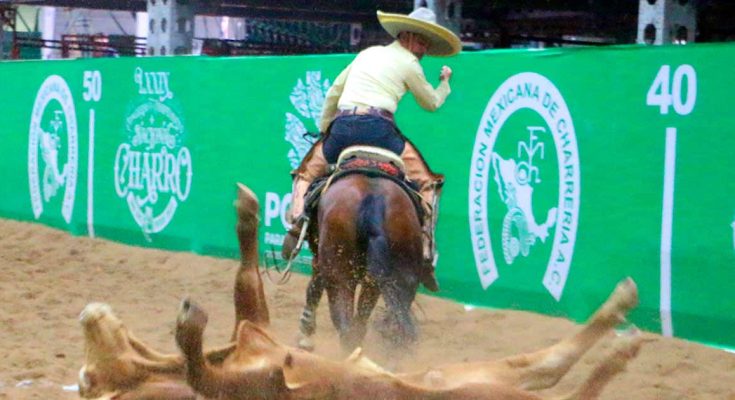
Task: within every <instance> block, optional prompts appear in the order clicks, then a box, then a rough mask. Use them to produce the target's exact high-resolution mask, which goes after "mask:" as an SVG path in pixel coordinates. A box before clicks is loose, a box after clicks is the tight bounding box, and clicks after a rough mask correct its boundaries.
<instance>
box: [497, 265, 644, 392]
mask: <svg viewBox="0 0 735 400" xmlns="http://www.w3.org/2000/svg"><path fill="white" fill-rule="evenodd" d="M637 304H638V289H637V287H636V285H635V282H633V280H632V279H630V278H628V279H626V280H624V281H622V282H620V283H619V284H618V285H617V287H616V288H615V290H614V291H613V293H612V294H611V295H610V297H609V298H608V299H607V301H606V302H605V303H604V304H603V305H602V306H601V307H600V308H599V309H598V310H597V312H596V313H595V314H594V315H593V316H592V318H590V320H589V321H588V322H587V324H586V325H585V326H584V328H582V330H581V331H579V332H578V333H577V334H576V335H574V336H572V337H570V338H567V339H564V340H562V341H561V342H559V343H557V344H555V345H553V346H551V347H549V348H546V349H544V350H540V351H537V352H535V353H529V354H522V355H518V356H514V357H508V358H505V359H503V360H500V361H501V365H503V367H505V368H504V370H503V371H502V372H501V374H502V375H503V376H504V378H507V381H508V383H512V384H514V385H515V386H517V387H520V388H522V389H528V390H537V389H544V388H548V387H551V386H554V385H555V384H556V383H557V382H558V381H559V380H560V379H561V378H562V377H563V376H564V375H565V374H566V373H567V372H568V371H569V369H570V368H571V367H572V366H573V365H574V363H576V362H577V361H579V359H580V358H581V357H582V355H584V353H585V352H587V350H589V349H590V348H591V347H592V346H593V345H594V344H595V343H596V342H597V341H598V340H599V339H600V338H602V337H603V336H604V335H605V334H607V333H608V332H609V331H610V329H612V328H614V327H615V325H617V324H619V323H621V322H623V321H625V314H626V313H627V312H628V311H629V310H630V309H631V308H633V307H635V306H636V305H637Z"/></svg>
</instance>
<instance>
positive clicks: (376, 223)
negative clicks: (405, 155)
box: [299, 173, 422, 351]
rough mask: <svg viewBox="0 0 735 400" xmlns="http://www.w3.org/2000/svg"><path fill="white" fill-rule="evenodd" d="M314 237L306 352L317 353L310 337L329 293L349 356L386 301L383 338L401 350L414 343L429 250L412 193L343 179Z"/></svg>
mask: <svg viewBox="0 0 735 400" xmlns="http://www.w3.org/2000/svg"><path fill="white" fill-rule="evenodd" d="M311 233H312V235H311V238H312V240H310V245H311V250H312V253H313V254H314V262H313V264H312V266H313V274H312V279H311V282H310V283H309V287H308V289H307V296H306V306H305V307H304V312H303V314H302V317H301V333H302V335H303V336H302V338H301V340H300V342H299V345H300V346H301V347H303V348H307V349H309V348H311V347H313V345H312V344H311V340H310V336H311V335H313V333H314V330H315V328H316V326H315V320H316V319H315V312H316V308H317V306H318V304H319V300H320V298H321V296H322V293H323V291H324V290H326V292H327V298H328V300H329V311H330V316H331V319H332V323H333V324H334V326H335V328H336V329H337V330H338V331H339V335H340V340H341V343H342V346H343V348H344V349H345V350H347V351H349V350H352V349H354V348H355V347H357V346H359V345H360V343H361V342H362V340H363V338H364V337H365V333H366V330H367V322H368V319H369V318H370V314H371V313H372V310H373V309H374V308H375V305H376V303H377V301H378V298H379V297H380V295H382V296H383V300H384V302H385V305H386V309H387V313H386V315H385V320H384V321H383V324H382V326H383V327H384V331H383V332H382V333H383V334H384V335H385V336H386V338H388V339H389V340H390V342H391V344H393V345H395V346H397V347H402V346H406V345H409V344H411V343H413V342H414V341H415V340H416V337H417V331H416V326H415V324H414V321H413V317H412V315H411V311H410V310H411V304H412V303H413V300H414V298H415V296H416V291H417V289H418V285H419V280H418V274H419V273H420V268H421V259H422V258H421V257H422V253H421V252H422V248H421V223H420V220H419V216H418V214H417V212H416V208H415V206H414V203H413V201H412V200H411V198H410V197H409V195H408V194H407V192H406V191H405V190H404V189H403V188H402V187H401V186H399V185H398V184H397V183H396V182H394V181H393V180H392V179H389V178H386V177H381V176H368V175H365V174H361V173H352V174H349V175H347V176H344V177H342V178H340V179H338V180H336V181H334V182H332V183H331V184H330V185H329V187H328V189H327V190H326V192H325V193H324V194H323V195H322V197H321V199H320V201H319V205H318V211H317V224H316V226H315V227H313V229H312V230H311ZM358 286H360V296H359V299H357V310H355V300H356V298H355V297H356V293H357V288H358Z"/></svg>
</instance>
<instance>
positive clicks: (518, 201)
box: [469, 72, 580, 300]
mask: <svg viewBox="0 0 735 400" xmlns="http://www.w3.org/2000/svg"><path fill="white" fill-rule="evenodd" d="M491 177H492V179H491ZM579 199H580V179H579V154H578V150H577V139H576V136H575V132H574V124H573V122H572V117H571V114H570V112H569V109H568V108H567V105H566V102H565V101H564V98H563V97H562V95H561V93H560V92H559V90H558V89H557V88H556V87H555V86H554V84H553V83H552V82H551V81H549V80H548V79H547V78H545V77H544V76H541V75H539V74H536V73H532V72H524V73H520V74H517V75H514V76H512V77H510V78H508V79H507V80H506V81H505V82H503V84H502V85H501V86H500V87H499V88H498V90H496V91H495V93H494V94H493V95H492V97H491V98H490V101H489V102H488V104H487V107H486V109H485V112H484V113H483V115H482V119H481V121H480V125H479V127H478V129H477V134H476V137H475V145H474V149H473V153H472V163H471V165H470V182H469V221H470V234H471V237H472V246H473V252H474V256H475V264H476V266H477V271H478V273H479V276H480V282H481V284H482V287H483V288H485V289H487V288H488V287H489V286H490V285H491V284H492V283H493V282H494V281H495V280H496V279H498V278H499V276H500V273H499V271H498V264H496V261H498V260H500V261H501V262H503V263H504V265H505V267H504V268H522V267H523V266H525V265H528V266H529V267H532V266H533V265H538V264H539V263H543V264H545V265H546V271H545V273H544V277H543V285H544V286H545V287H546V289H547V290H548V291H549V293H550V294H551V295H552V296H553V297H554V298H555V299H556V300H559V299H561V296H562V294H563V292H564V285H565V283H566V279H567V276H568V273H569V266H570V264H571V261H572V255H573V253H574V243H575V239H576V234H577V221H578V217H579ZM496 254H497V255H498V256H497V257H496ZM501 255H502V256H501Z"/></svg>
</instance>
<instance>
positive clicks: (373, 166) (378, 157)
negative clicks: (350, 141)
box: [304, 146, 425, 221]
mask: <svg viewBox="0 0 735 400" xmlns="http://www.w3.org/2000/svg"><path fill="white" fill-rule="evenodd" d="M352 174H362V175H366V176H369V177H380V178H385V179H390V180H392V181H393V182H395V183H396V184H397V185H398V186H399V187H400V188H401V189H403V190H404V191H405V192H406V194H408V197H409V198H410V199H411V202H412V203H413V205H414V208H415V209H416V213H417V214H418V216H419V221H423V219H424V213H425V210H424V207H423V206H422V198H421V195H420V194H419V192H418V190H419V188H418V186H417V185H416V184H415V183H414V182H411V181H409V180H408V178H407V177H406V173H405V166H404V164H403V160H401V158H400V157H399V156H398V155H396V154H395V153H393V152H391V151H389V150H385V149H382V148H380V147H373V146H350V147H348V148H346V149H344V150H343V151H342V153H340V155H339V158H338V159H337V163H336V164H333V165H330V167H329V173H328V174H327V175H325V176H323V177H321V178H319V179H317V180H315V181H314V182H312V183H311V185H310V186H309V189H308V190H307V192H306V196H305V199H304V213H305V214H306V215H308V216H309V217H310V218H311V219H312V220H316V218H315V217H316V210H317V207H318V206H319V199H321V196H322V193H324V192H325V191H326V190H327V189H329V186H330V185H331V184H332V183H333V182H336V181H337V180H339V179H342V178H344V177H345V176H348V175H352Z"/></svg>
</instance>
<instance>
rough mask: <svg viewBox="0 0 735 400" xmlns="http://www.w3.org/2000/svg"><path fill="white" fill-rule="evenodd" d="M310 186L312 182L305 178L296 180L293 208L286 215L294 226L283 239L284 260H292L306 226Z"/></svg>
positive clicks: (292, 199)
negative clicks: (305, 203) (306, 203)
mask: <svg viewBox="0 0 735 400" xmlns="http://www.w3.org/2000/svg"><path fill="white" fill-rule="evenodd" d="M310 184H311V182H309V181H308V180H306V179H304V178H303V177H300V176H296V177H295V178H294V183H293V191H292V194H291V208H290V210H289V211H288V212H287V213H286V220H288V222H290V223H291V224H292V225H291V229H289V230H288V232H287V233H286V236H285V237H284V238H283V244H282V245H281V257H283V259H284V260H290V259H291V255H292V253H293V251H294V249H295V248H296V244H297V243H298V241H299V236H300V235H301V228H302V227H303V226H304V221H305V220H306V217H305V215H304V196H306V190H307V189H308V188H309V185H310Z"/></svg>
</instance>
